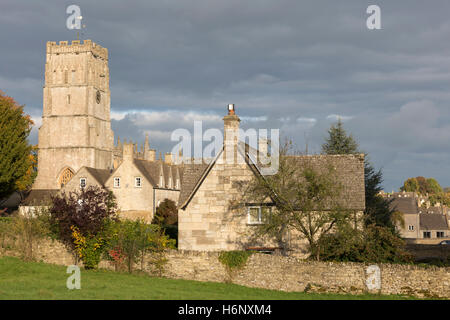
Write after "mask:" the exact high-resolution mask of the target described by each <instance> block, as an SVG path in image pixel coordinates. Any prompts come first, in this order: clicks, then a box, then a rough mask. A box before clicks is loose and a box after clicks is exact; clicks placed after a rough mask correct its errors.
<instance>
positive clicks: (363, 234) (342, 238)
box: [320, 224, 412, 263]
mask: <svg viewBox="0 0 450 320" xmlns="http://www.w3.org/2000/svg"><path fill="white" fill-rule="evenodd" d="M404 247H405V243H404V241H403V240H402V239H400V238H399V237H398V236H397V235H396V234H394V233H393V232H392V230H391V229H390V228H389V227H382V226H377V225H374V224H372V225H369V226H367V227H365V229H364V230H363V231H361V230H354V229H352V228H351V227H343V228H341V229H339V230H337V232H335V233H333V234H329V235H327V236H325V237H322V238H321V239H320V256H321V258H322V259H323V260H328V261H352V262H375V263H389V262H391V263H392V262H393V263H403V262H411V261H412V257H411V255H409V254H408V253H407V252H406V251H405V249H404Z"/></svg>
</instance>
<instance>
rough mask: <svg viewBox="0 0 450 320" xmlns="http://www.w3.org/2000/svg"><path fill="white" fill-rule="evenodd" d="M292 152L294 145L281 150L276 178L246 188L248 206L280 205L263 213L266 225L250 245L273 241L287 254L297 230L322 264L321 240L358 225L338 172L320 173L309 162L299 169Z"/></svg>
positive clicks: (258, 179) (256, 181) (255, 181)
mask: <svg viewBox="0 0 450 320" xmlns="http://www.w3.org/2000/svg"><path fill="white" fill-rule="evenodd" d="M290 148H291V144H290V143H287V144H286V145H285V146H283V147H282V148H281V150H280V158H279V168H278V172H277V173H276V174H274V175H271V176H259V175H255V177H254V178H253V180H252V181H250V182H249V183H247V184H243V185H245V186H244V189H243V195H244V198H245V199H246V202H247V203H264V202H266V200H267V198H268V196H269V195H272V196H273V200H274V201H275V203H276V209H275V210H272V212H271V213H269V212H267V211H266V212H263V215H264V216H263V220H264V223H263V224H259V225H257V226H255V227H254V228H252V234H251V240H250V241H257V240H258V239H261V238H264V237H268V238H272V239H275V241H276V242H277V243H278V245H279V247H281V248H282V249H284V251H285V250H286V249H287V248H288V245H287V241H286V233H287V230H291V229H293V230H295V231H297V232H293V233H292V234H298V237H299V238H303V239H306V240H307V241H308V243H309V250H310V253H311V255H313V256H314V257H315V258H316V259H318V260H319V259H320V255H319V253H320V251H319V250H318V248H317V247H318V245H319V243H320V242H319V239H320V237H322V236H324V235H326V234H328V233H330V232H331V231H332V230H333V228H334V227H335V226H336V225H339V224H341V223H345V222H349V221H354V220H353V219H354V215H353V214H352V213H351V212H350V211H348V210H345V209H344V206H343V205H342V198H341V194H342V186H341V184H340V182H339V181H338V179H337V175H336V170H335V168H334V167H333V166H332V165H331V164H330V165H327V166H325V167H324V168H321V169H320V170H319V169H317V168H315V167H314V165H313V164H312V163H308V162H307V161H306V163H302V166H299V165H298V163H296V162H295V159H294V158H292V157H290V156H289V155H288V151H289V149H290ZM238 205H239V204H238Z"/></svg>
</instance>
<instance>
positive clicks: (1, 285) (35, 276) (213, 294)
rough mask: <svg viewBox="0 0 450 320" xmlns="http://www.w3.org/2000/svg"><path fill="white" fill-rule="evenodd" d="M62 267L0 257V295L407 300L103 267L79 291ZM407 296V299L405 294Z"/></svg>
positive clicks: (83, 276) (87, 276) (88, 276)
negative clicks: (156, 275) (288, 289)
mask: <svg viewBox="0 0 450 320" xmlns="http://www.w3.org/2000/svg"><path fill="white" fill-rule="evenodd" d="M68 276H70V275H69V274H67V273H66V267H64V266H57V265H51V264H45V263H38V262H28V263H25V262H23V261H21V260H19V259H17V258H13V257H2V258H0V299H126V300H127V299H128V300H129V299H174V300H178V299H202V300H206V299H212V300H225V299H230V300H248V299H255V300H263V299H274V300H310V299H364V300H367V299H370V300H372V299H389V300H391V299H407V298H406V297H401V296H380V295H360V296H355V295H338V294H307V293H302V292H282V291H275V290H264V289H254V288H247V287H243V286H239V285H234V284H224V283H213V282H199V281H189V280H174V279H164V278H154V277H149V276H147V275H134V274H132V275H130V274H126V273H115V272H113V271H107V270H97V271H93V270H89V271H87V270H83V269H82V270H81V289H80V290H68V289H67V288H66V280H67V278H68ZM409 299H411V298H409Z"/></svg>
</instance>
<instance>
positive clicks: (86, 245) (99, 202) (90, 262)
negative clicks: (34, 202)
mask: <svg viewBox="0 0 450 320" xmlns="http://www.w3.org/2000/svg"><path fill="white" fill-rule="evenodd" d="M116 210H117V206H116V203H115V198H114V195H113V193H112V192H109V191H106V190H103V189H101V188H99V187H93V186H90V187H88V188H86V189H81V190H80V191H76V192H70V193H69V194H66V193H64V192H63V193H62V194H61V195H57V196H54V197H52V206H51V208H50V215H51V217H50V222H51V225H52V227H53V228H54V232H55V233H56V234H57V237H58V239H59V240H61V241H62V242H63V243H64V244H65V245H66V246H67V247H68V248H69V249H71V250H72V251H74V252H75V253H76V256H77V257H78V258H81V259H82V260H83V263H84V265H85V267H86V268H95V267H96V266H97V265H96V262H97V261H99V257H100V255H101V252H102V250H103V247H104V242H105V238H106V235H105V234H104V233H105V230H106V229H107V225H108V224H109V223H110V222H111V221H115V220H117V215H116ZM80 254H81V256H80ZM97 264H98V262H97Z"/></svg>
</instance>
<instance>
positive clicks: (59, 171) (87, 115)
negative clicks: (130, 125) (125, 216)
mask: <svg viewBox="0 0 450 320" xmlns="http://www.w3.org/2000/svg"><path fill="white" fill-rule="evenodd" d="M38 139H39V141H38V144H39V145H38V148H39V149H38V176H37V179H36V182H35V183H34V185H33V189H60V188H61V186H62V185H65V184H66V183H67V182H68V181H69V180H70V178H71V177H72V176H73V175H74V173H75V172H77V171H78V170H79V169H80V168H81V167H83V166H87V167H92V168H96V169H110V168H112V165H113V147H114V135H113V132H112V130H111V122H110V91H109V69H108V50H107V49H106V48H103V47H101V46H99V45H98V44H96V43H93V42H92V41H91V40H84V42H83V43H81V42H80V41H79V40H74V41H72V44H69V43H68V41H60V42H59V44H56V42H47V54H46V63H45V86H44V101H43V114H42V126H41V127H40V128H39V138H38Z"/></svg>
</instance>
